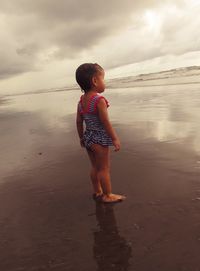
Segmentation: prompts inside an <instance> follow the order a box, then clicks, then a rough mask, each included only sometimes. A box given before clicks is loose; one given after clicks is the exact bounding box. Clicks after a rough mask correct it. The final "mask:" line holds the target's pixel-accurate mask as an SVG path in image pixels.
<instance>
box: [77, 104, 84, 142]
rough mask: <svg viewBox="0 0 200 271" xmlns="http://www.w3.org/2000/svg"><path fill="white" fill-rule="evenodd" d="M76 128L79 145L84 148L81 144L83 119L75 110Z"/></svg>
mask: <svg viewBox="0 0 200 271" xmlns="http://www.w3.org/2000/svg"><path fill="white" fill-rule="evenodd" d="M76 127H77V132H78V135H79V138H80V144H81V146H82V147H84V143H83V117H82V115H81V114H80V113H79V110H78V108H77V114H76Z"/></svg>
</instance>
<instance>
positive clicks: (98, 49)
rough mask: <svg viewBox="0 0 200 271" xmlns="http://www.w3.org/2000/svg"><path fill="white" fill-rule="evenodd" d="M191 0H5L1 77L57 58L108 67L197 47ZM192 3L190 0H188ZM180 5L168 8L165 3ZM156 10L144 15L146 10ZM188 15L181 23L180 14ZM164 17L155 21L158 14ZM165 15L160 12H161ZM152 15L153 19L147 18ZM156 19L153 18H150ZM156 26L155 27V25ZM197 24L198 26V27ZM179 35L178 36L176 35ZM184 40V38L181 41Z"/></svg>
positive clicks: (0, 6)
mask: <svg viewBox="0 0 200 271" xmlns="http://www.w3.org/2000/svg"><path fill="white" fill-rule="evenodd" d="M186 3H187V1H181V0H176V1H172V0H165V1H162V2H160V3H158V1H156V0H146V1H141V0H135V1H132V0H123V1H122V0H118V1H116V0H110V1H108V2H105V1H92V0H84V1H80V0H59V1H55V0H40V1H32V0H10V1H7V0H1V2H0V27H1V37H0V42H1V49H0V60H1V61H2V62H1V63H4V65H2V66H1V67H0V78H4V79H5V78H9V77H12V76H15V75H18V74H22V73H25V72H30V71H33V72H35V71H39V72H40V71H42V70H43V69H45V68H46V67H48V65H50V64H51V63H53V62H54V61H62V60H64V59H65V60H69V62H71V61H73V60H74V61H77V59H80V61H81V60H82V59H91V60H93V59H94V61H95V60H96V61H100V62H101V63H103V64H104V65H105V66H106V67H107V68H112V67H117V66H120V65H125V64H129V63H135V62H140V61H144V60H147V59H150V58H154V57H157V56H161V55H165V54H168V53H175V54H180V53H183V52H186V51H188V50H194V49H196V50H198V49H199V40H197V38H196V39H195V42H194V41H192V40H191V42H190V41H189V40H188V41H187V38H186V37H187V36H188V35H189V38H190V39H193V40H194V37H195V34H194V33H195V31H196V34H197V32H198V31H199V30H198V27H197V25H198V24H199V19H198V18H199V16H198V12H197V11H198V7H195V12H196V17H195V20H193V16H192V15H191V12H190V14H188V16H187V15H186V13H187V11H188V10H187V9H185V7H186V6H187V4H186ZM188 3H189V2H188ZM170 5H171V6H173V7H176V10H175V12H174V13H173V12H171V11H170V9H169V12H168V13H167V12H166V9H165V7H166V6H169V7H170ZM148 10H150V11H151V12H153V13H152V14H153V16H151V14H150V15H148V16H149V17H148V16H147V21H145V19H144V14H145V12H146V11H148ZM178 12H180V14H182V15H180V18H181V16H183V17H184V16H185V18H184V20H183V21H182V24H181V23H180V22H179V20H178V17H177V18H176V15H177V14H178ZM156 13H157V14H158V13H160V14H158V15H159V16H158V18H160V21H158V22H157V26H159V27H156V24H153V18H154V15H155V14H156ZM161 15H162V16H161ZM148 20H149V21H148ZM151 20H152V21H151ZM155 29H157V31H155ZM194 29H195V31H194ZM176 38H177V41H176ZM182 40H183V41H184V42H183V43H182V44H181V41H182Z"/></svg>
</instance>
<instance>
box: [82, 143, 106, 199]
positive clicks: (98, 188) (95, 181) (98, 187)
mask: <svg viewBox="0 0 200 271" xmlns="http://www.w3.org/2000/svg"><path fill="white" fill-rule="evenodd" d="M86 150H87V153H88V156H89V159H90V161H91V166H92V168H91V171H90V178H91V181H92V185H93V189H94V193H95V194H102V192H103V191H102V187H101V184H100V180H98V178H97V169H96V162H95V155H94V152H93V151H92V150H90V149H87V148H86Z"/></svg>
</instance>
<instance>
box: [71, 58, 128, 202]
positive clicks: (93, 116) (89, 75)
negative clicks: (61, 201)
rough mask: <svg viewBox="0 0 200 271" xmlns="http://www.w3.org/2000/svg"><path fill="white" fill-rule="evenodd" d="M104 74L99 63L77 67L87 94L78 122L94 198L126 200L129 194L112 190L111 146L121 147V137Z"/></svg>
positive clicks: (77, 72)
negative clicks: (114, 122)
mask: <svg viewBox="0 0 200 271" xmlns="http://www.w3.org/2000/svg"><path fill="white" fill-rule="evenodd" d="M104 74H105V73H104V70H103V68H102V67H101V66H99V65H98V64H96V63H95V64H93V63H85V64H82V65H80V66H79V67H78V68H77V70H76V81H77V83H78V84H79V86H80V87H81V90H83V91H84V93H85V94H84V95H82V96H81V97H80V101H79V102H78V106H77V117H76V125H77V131H78V135H79V137H80V144H81V146H82V147H85V148H86V150H87V153H88V156H89V159H90V161H91V164H92V169H91V173H90V177H91V180H92V184H93V189H94V194H93V198H94V199H95V200H100V201H102V202H105V203H113V202H118V201H122V200H124V199H125V196H123V195H117V194H113V193H112V190H111V181H110V150H109V146H114V147H115V151H119V150H120V141H119V138H118V136H117V134H116V132H115V130H114V129H113V127H112V125H111V123H110V121H109V117H108V112H107V107H108V106H109V103H108V101H107V100H106V99H105V98H104V97H103V96H101V95H100V93H102V92H104V90H105V83H104ZM83 121H85V124H86V130H85V131H84V129H83Z"/></svg>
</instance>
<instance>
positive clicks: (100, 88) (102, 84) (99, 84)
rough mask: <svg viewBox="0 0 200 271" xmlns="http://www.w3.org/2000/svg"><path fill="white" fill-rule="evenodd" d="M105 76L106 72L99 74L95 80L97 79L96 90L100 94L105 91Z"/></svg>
mask: <svg viewBox="0 0 200 271" xmlns="http://www.w3.org/2000/svg"><path fill="white" fill-rule="evenodd" d="M104 76H105V72H104V70H103V71H100V72H98V74H97V75H96V76H95V78H96V80H95V88H96V90H97V92H98V93H101V92H104V90H105V81H104Z"/></svg>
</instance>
